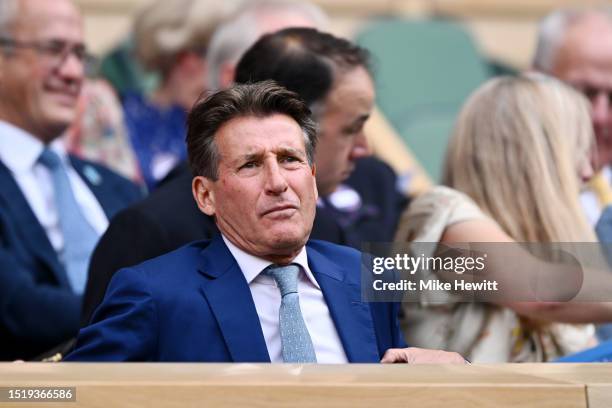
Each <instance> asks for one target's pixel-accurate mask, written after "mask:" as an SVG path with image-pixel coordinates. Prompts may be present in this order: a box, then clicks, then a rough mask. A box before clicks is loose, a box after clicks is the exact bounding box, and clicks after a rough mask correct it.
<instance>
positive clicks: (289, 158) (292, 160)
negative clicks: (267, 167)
mask: <svg viewBox="0 0 612 408" xmlns="http://www.w3.org/2000/svg"><path fill="white" fill-rule="evenodd" d="M280 161H281V163H300V162H301V160H300V159H299V158H297V157H295V156H285V157H283V158H281V159H280Z"/></svg>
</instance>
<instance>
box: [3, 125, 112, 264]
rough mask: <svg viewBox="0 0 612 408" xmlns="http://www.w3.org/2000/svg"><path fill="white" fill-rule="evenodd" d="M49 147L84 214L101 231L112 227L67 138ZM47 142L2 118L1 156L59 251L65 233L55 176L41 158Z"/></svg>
mask: <svg viewBox="0 0 612 408" xmlns="http://www.w3.org/2000/svg"><path fill="white" fill-rule="evenodd" d="M49 148H50V149H51V150H53V151H54V152H55V153H57V154H58V155H59V157H60V159H61V161H62V165H63V166H64V168H65V169H66V172H67V173H68V179H69V180H70V185H71V187H72V192H73V193H74V196H75V198H76V201H77V203H78V204H79V206H80V207H81V210H82V211H83V216H84V217H85V219H86V220H87V221H88V222H89V223H90V224H91V226H92V227H93V228H94V230H95V231H96V232H98V234H99V235H102V233H103V232H104V231H105V230H106V228H107V227H108V219H107V218H106V214H105V213H104V210H103V209H102V207H101V206H100V204H99V203H98V200H96V197H95V196H94V194H93V193H92V192H91V190H90V189H89V187H87V184H85V182H84V181H83V180H82V179H81V177H79V175H78V173H77V172H76V170H74V168H73V167H72V165H71V164H70V160H69V157H68V154H67V153H66V149H65V147H64V144H63V141H62V140H61V139H59V138H58V139H55V140H54V141H53V142H51V143H50V145H49ZM43 149H44V144H43V143H42V142H41V141H40V140H39V139H37V138H36V137H34V136H32V135H31V134H29V133H27V132H25V131H24V130H22V129H20V128H18V127H15V126H13V125H11V124H10V123H7V122H4V121H0V160H1V161H2V163H4V165H5V166H6V167H8V169H9V170H10V171H11V173H12V175H13V178H14V179H15V181H16V182H17V185H18V186H19V188H20V189H21V192H22V193H23V195H24V196H25V198H26V201H27V202H28V204H29V205H30V208H31V209H32V211H33V212H34V215H35V216H36V218H37V219H38V222H40V224H41V225H42V227H43V228H44V230H45V232H46V233H47V237H48V238H49V241H50V242H51V245H52V246H53V248H54V249H55V250H56V252H58V253H59V252H61V250H62V249H63V248H64V237H63V234H62V229H61V226H60V223H59V214H58V212H57V208H56V206H55V197H54V195H53V178H52V176H51V173H50V171H49V170H48V169H47V168H46V167H45V166H44V165H42V164H40V163H39V162H38V158H39V156H40V154H41V153H42V151H43Z"/></svg>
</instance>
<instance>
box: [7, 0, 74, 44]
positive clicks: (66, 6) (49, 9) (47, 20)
mask: <svg viewBox="0 0 612 408" xmlns="http://www.w3.org/2000/svg"><path fill="white" fill-rule="evenodd" d="M18 5H19V7H18V10H17V15H16V18H15V25H14V32H15V33H16V34H22V35H27V36H29V37H33V38H49V39H51V38H53V39H65V40H69V41H73V42H82V41H83V21H82V17H81V14H80V12H79V10H78V9H77V8H76V6H75V5H74V4H73V3H72V2H71V1H69V0H52V1H49V0H21V1H18Z"/></svg>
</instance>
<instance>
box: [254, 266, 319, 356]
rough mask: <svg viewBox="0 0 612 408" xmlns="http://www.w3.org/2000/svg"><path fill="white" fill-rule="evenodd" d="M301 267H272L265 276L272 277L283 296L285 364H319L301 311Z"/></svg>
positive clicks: (282, 315) (281, 312)
mask: <svg viewBox="0 0 612 408" xmlns="http://www.w3.org/2000/svg"><path fill="white" fill-rule="evenodd" d="M299 272H300V267H299V266H298V265H295V264H291V265H286V266H279V265H270V266H268V267H267V268H266V269H264V271H263V273H264V274H266V275H268V276H271V277H272V278H274V280H275V281H276V285H277V286H278V288H279V289H280V292H281V297H282V300H281V305H280V311H279V322H280V335H281V345H282V350H283V361H284V362H285V363H316V362H317V356H316V354H315V351H314V346H313V345H312V340H311V338H310V334H308V328H306V323H304V317H303V316H302V311H301V310H300V298H299V296H298V290H297V283H298V282H297V278H298V273H299Z"/></svg>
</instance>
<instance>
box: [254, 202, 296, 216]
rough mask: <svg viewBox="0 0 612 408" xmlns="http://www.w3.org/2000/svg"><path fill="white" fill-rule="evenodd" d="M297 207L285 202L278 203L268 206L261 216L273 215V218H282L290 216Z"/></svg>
mask: <svg viewBox="0 0 612 408" xmlns="http://www.w3.org/2000/svg"><path fill="white" fill-rule="evenodd" d="M297 209H298V206H297V205H295V204H291V203H287V204H279V205H275V206H273V207H270V208H268V209H267V210H265V211H264V212H263V213H262V215H261V216H262V217H274V218H277V217H279V218H283V217H290V216H292V215H293V214H294V213H295V212H296V211H297Z"/></svg>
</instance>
